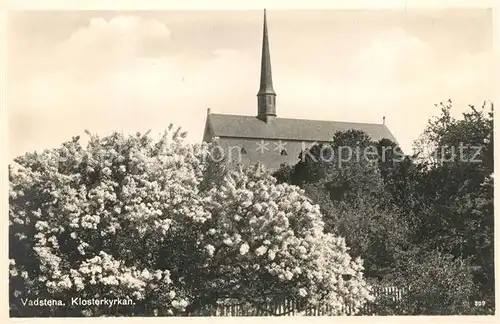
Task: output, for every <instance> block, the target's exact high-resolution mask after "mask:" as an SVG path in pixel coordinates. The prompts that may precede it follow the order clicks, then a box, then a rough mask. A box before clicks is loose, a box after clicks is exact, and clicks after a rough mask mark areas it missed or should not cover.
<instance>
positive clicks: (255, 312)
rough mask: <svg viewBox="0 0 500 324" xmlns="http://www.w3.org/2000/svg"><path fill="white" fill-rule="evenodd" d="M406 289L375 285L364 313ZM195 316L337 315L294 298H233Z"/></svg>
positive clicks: (349, 309) (347, 311) (398, 296)
mask: <svg viewBox="0 0 500 324" xmlns="http://www.w3.org/2000/svg"><path fill="white" fill-rule="evenodd" d="M404 292H405V290H404V289H399V288H397V287H375V288H374V290H373V295H374V296H375V301H374V302H369V303H366V304H364V305H363V307H362V310H363V311H364V313H370V311H371V310H372V309H374V307H375V306H376V303H377V299H379V298H380V297H388V298H389V299H391V300H392V301H395V302H397V301H399V300H401V298H402V296H403V294H404ZM342 313H343V314H345V315H354V313H355V312H354V309H353V308H352V307H350V306H349V305H345V306H344V309H343V310H342ZM193 315H194V316H196V315H198V316H200V315H201V316H332V315H336V313H334V312H333V310H332V308H331V307H329V306H319V307H312V308H307V309H304V307H301V305H300V304H298V302H297V301H296V300H294V299H291V298H289V299H284V300H281V301H276V302H272V303H262V304H260V305H250V304H248V303H241V302H235V301H231V300H224V301H221V302H220V303H219V304H218V305H217V306H213V307H207V308H205V309H204V310H203V311H201V312H200V314H193Z"/></svg>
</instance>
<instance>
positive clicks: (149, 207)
mask: <svg viewBox="0 0 500 324" xmlns="http://www.w3.org/2000/svg"><path fill="white" fill-rule="evenodd" d="M184 135H185V134H184V133H181V132H180V129H177V130H176V131H174V129H173V128H172V127H169V130H168V131H167V132H165V134H164V135H163V136H162V137H161V138H160V139H158V140H155V139H154V138H153V137H150V136H149V135H148V134H146V135H141V134H137V136H124V135H122V134H119V133H114V134H112V135H111V136H108V137H103V138H101V137H99V136H96V135H91V134H89V137H90V138H89V141H88V143H87V144H86V145H82V144H81V142H80V140H79V138H73V139H72V140H71V141H69V142H66V143H64V144H63V145H62V146H61V147H59V148H56V149H51V150H45V151H44V152H42V153H28V154H26V155H24V156H21V157H18V158H17V159H16V163H15V164H13V165H12V166H11V168H10V209H9V219H10V251H9V253H10V283H11V292H10V294H11V296H10V297H11V305H14V306H16V307H17V308H18V309H20V308H22V304H21V302H20V299H22V298H49V299H61V300H67V299H70V298H73V297H82V298H121V299H124V298H128V299H132V300H133V302H134V304H133V305H126V306H117V307H108V308H106V307H91V306H89V307H79V308H78V309H70V308H71V307H70V306H68V307H57V308H52V309H49V310H47V312H48V313H47V314H49V315H57V314H68V312H70V313H71V312H72V313H71V314H83V315H92V316H100V315H119V314H124V315H133V314H136V315H187V314H192V313H195V312H197V311H199V310H200V309H201V308H203V307H205V306H207V305H214V304H215V303H216V302H217V300H221V299H224V298H237V299H240V300H244V301H246V302H250V303H255V304H258V303H260V302H266V301H272V300H276V299H278V298H281V297H288V298H289V297H293V298H296V299H299V300H300V301H302V303H303V305H304V307H306V306H312V305H325V304H326V305H330V306H331V307H332V308H333V309H334V311H335V310H336V312H337V313H338V314H342V312H343V309H344V308H343V307H342V305H345V304H349V305H352V307H353V308H354V309H359V308H360V307H361V306H362V305H363V304H364V303H365V302H366V301H367V300H371V299H372V298H373V297H372V296H371V295H370V287H369V286H368V285H367V284H366V282H365V280H364V278H363V266H362V261H361V260H360V259H359V258H357V259H351V257H350V256H349V254H348V248H347V247H346V244H345V241H344V239H343V238H341V237H334V236H332V235H331V234H326V233H325V232H324V231H323V227H324V224H323V221H322V215H321V213H320V210H319V207H318V206H317V205H313V204H311V202H310V200H309V199H308V198H307V197H306V196H305V194H304V191H303V190H301V189H300V188H298V187H296V186H292V185H288V184H277V183H276V181H275V179H274V178H273V177H272V176H271V175H270V174H269V173H268V172H266V171H265V170H263V169H262V168H261V167H259V166H255V167H252V168H235V169H229V168H224V167H219V166H216V167H215V168H214V165H215V164H217V163H215V162H213V161H212V160H211V159H210V146H209V145H208V144H201V145H192V144H188V143H186V142H185V141H184V137H185V136H184ZM214 172H216V173H215V174H214ZM210 179H215V181H210ZM26 312H28V310H26ZM39 312H41V310H39ZM65 312H66V313H65ZM30 314H31V315H33V313H30ZM44 314H45V313H44ZM44 314H41V313H36V314H34V315H35V316H37V315H44Z"/></svg>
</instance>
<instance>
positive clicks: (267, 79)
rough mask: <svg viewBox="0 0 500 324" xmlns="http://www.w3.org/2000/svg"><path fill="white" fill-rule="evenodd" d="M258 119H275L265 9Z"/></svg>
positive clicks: (274, 94)
mask: <svg viewBox="0 0 500 324" xmlns="http://www.w3.org/2000/svg"><path fill="white" fill-rule="evenodd" d="M257 98H258V107H259V109H258V117H259V118H260V119H262V120H264V121H266V122H267V121H268V120H269V119H270V118H272V117H276V93H275V92H274V89H273V75H272V71H271V55H270V53H269V36H268V33H267V18H266V9H264V31H263V36H262V57H261V65H260V88H259V92H258V93H257Z"/></svg>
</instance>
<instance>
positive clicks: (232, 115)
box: [211, 114, 387, 128]
mask: <svg viewBox="0 0 500 324" xmlns="http://www.w3.org/2000/svg"><path fill="white" fill-rule="evenodd" d="M211 115H212V116H214V115H217V116H228V117H247V118H255V119H258V118H257V117H256V116H250V115H235V114H211ZM274 120H275V121H278V120H286V121H288V120H291V121H310V122H319V123H343V124H356V125H379V126H384V127H385V128H387V125H385V124H382V123H362V122H350V121H343V120H321V119H307V118H283V117H276V118H275V119H274Z"/></svg>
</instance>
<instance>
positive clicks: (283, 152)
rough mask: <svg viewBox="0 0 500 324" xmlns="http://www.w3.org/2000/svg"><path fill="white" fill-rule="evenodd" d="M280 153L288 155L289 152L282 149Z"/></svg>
mask: <svg viewBox="0 0 500 324" xmlns="http://www.w3.org/2000/svg"><path fill="white" fill-rule="evenodd" d="M280 154H281V155H284V156H286V155H288V153H287V152H286V150H281V153H280Z"/></svg>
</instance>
